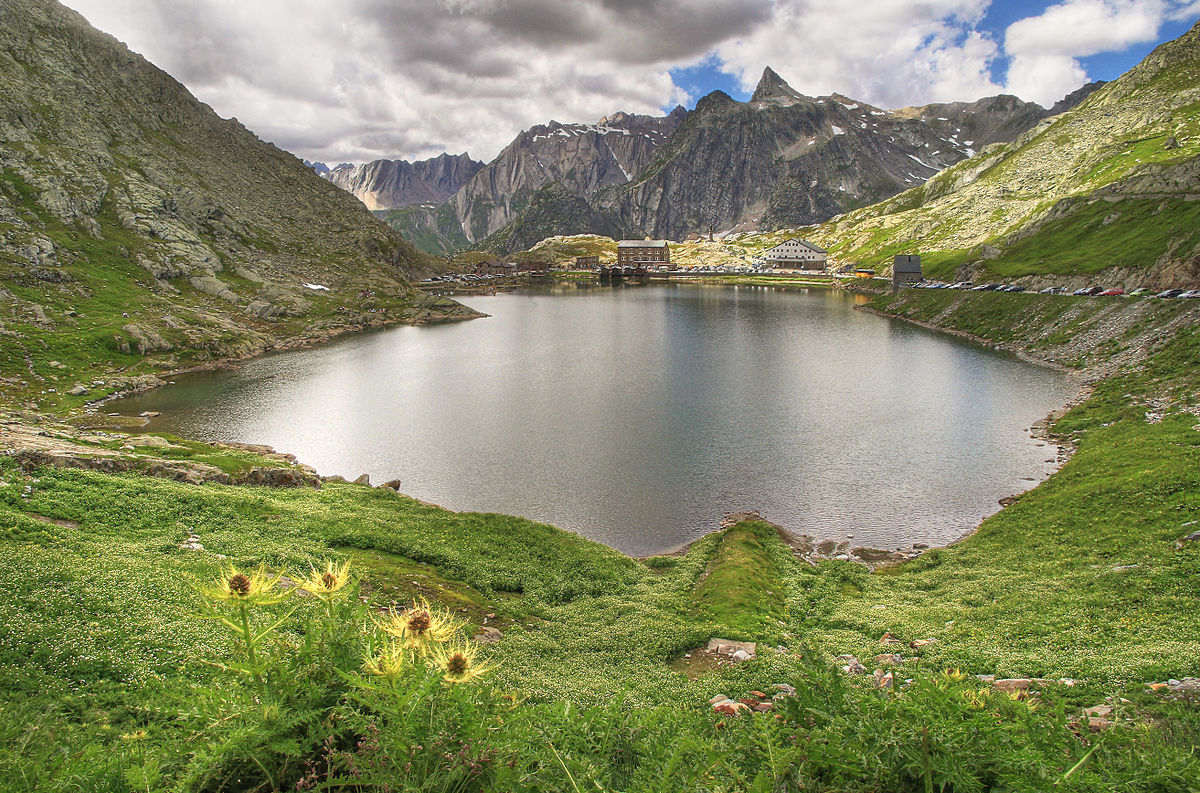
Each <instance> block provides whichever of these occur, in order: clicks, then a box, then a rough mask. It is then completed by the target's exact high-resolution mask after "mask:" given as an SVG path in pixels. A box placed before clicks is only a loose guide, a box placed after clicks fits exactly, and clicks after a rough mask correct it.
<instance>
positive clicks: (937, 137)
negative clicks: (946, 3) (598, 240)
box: [387, 68, 1082, 252]
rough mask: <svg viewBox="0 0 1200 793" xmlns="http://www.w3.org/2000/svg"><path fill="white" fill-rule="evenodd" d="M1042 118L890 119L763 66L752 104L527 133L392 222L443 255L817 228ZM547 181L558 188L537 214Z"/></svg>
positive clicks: (940, 113) (1027, 109)
mask: <svg viewBox="0 0 1200 793" xmlns="http://www.w3.org/2000/svg"><path fill="white" fill-rule="evenodd" d="M1079 98H1082V95H1081V96H1080V97H1079ZM1064 101H1066V100H1064ZM1047 114H1048V111H1047V110H1046V109H1045V108H1042V107H1041V106H1039V105H1036V104H1033V103H1030V102H1022V101H1021V100H1019V99H1017V98H1016V97H1012V96H999V97H989V98H987V99H981V100H979V101H977V102H972V103H953V104H940V105H927V106H925V107H920V108H906V109H904V110H899V111H894V112H890V111H885V110H881V109H879V108H876V107H872V106H870V105H868V104H866V103H864V102H859V101H856V100H853V99H850V98H848V97H845V96H842V95H840V94H834V95H832V96H827V97H818V98H812V97H807V96H804V95H803V94H801V93H800V92H798V91H796V90H795V89H793V88H792V87H791V86H790V85H788V83H787V81H785V80H784V79H783V78H782V77H780V76H779V75H778V74H777V73H776V72H775V71H773V70H772V69H770V68H767V69H765V70H764V71H763V74H762V78H761V79H760V80H759V83H758V86H757V87H756V89H755V91H754V93H753V95H752V96H751V98H750V101H748V102H738V101H735V100H734V99H732V98H731V97H729V96H728V95H727V94H725V93H723V92H720V91H716V92H714V93H711V94H709V95H708V96H706V97H704V98H703V99H701V100H700V102H699V103H697V105H696V109H695V110H693V111H692V112H691V113H687V112H686V111H684V110H683V109H682V108H677V109H676V110H675V111H674V112H672V113H671V114H670V115H669V116H667V117H666V118H665V119H654V118H649V117H646V116H627V115H625V114H617V115H616V116H613V117H611V118H608V119H603V120H602V121H601V122H600V123H599V124H596V125H580V124H575V125H562V124H557V123H555V122H551V124H550V125H547V126H539V127H534V128H532V129H530V130H526V131H525V132H523V133H521V134H520V135H518V136H517V138H516V139H515V140H514V141H513V142H512V143H511V144H510V145H509V146H508V147H507V148H506V149H505V150H504V151H503V152H501V154H500V156H499V157H497V158H496V160H495V161H493V162H492V163H489V164H488V165H487V166H486V167H485V168H484V169H482V170H481V171H480V172H479V173H478V174H476V176H475V177H474V178H473V179H472V180H471V181H470V182H468V183H467V184H466V185H464V187H463V188H462V189H461V190H460V191H459V192H458V194H456V195H455V196H454V197H453V198H452V199H451V200H450V201H449V202H447V205H446V206H444V207H437V208H428V209H424V210H420V211H413V212H407V213H404V214H402V215H401V214H396V213H393V214H390V215H388V216H387V219H388V222H389V223H391V224H393V225H394V226H395V227H396V228H398V229H401V230H402V231H404V232H405V233H406V234H409V235H411V236H412V237H413V238H414V239H416V240H417V241H418V244H420V245H421V246H423V247H424V249H425V250H429V251H437V252H445V251H447V250H450V249H451V247H452V246H454V245H456V244H461V241H462V240H467V241H468V244H476V245H482V246H484V247H487V248H491V249H494V250H498V251H508V250H513V248H512V247H511V246H512V245H513V244H515V241H516V240H529V239H531V238H532V237H533V235H535V234H536V233H538V231H540V230H550V232H551V233H552V234H565V233H584V232H594V233H601V234H609V233H613V234H615V235H616V236H622V235H633V236H639V237H640V236H643V235H651V236H656V237H669V238H674V239H679V238H682V237H684V236H686V235H687V234H689V233H691V232H697V231H698V232H707V231H708V230H710V229H715V230H729V229H730V228H753V229H771V228H780V227H785V226H795V225H799V224H805V223H815V222H819V221H822V220H826V219H828V218H830V217H833V216H834V215H836V214H839V213H841V212H845V211H847V210H850V209H854V208H858V207H862V206H866V205H869V204H872V203H875V202H877V201H880V200H883V199H886V198H888V197H890V196H893V195H896V194H897V193H900V192H902V191H903V190H906V189H908V188H910V187H913V186H915V185H918V184H922V183H923V182H924V181H925V180H926V179H928V178H929V177H931V176H933V175H934V174H937V173H938V172H940V171H941V170H942V169H944V168H946V167H948V166H950V165H952V164H954V163H957V162H960V161H961V160H963V159H966V158H967V157H969V156H971V155H972V154H974V153H975V152H976V151H977V150H978V149H979V148H982V147H983V146H985V145H987V144H990V143H993V142H996V141H1008V140H1012V138H1013V137H1015V136H1016V135H1018V134H1020V133H1021V132H1023V131H1025V130H1026V129H1028V128H1029V127H1030V126H1032V125H1033V124H1035V123H1037V122H1038V121H1039V120H1041V119H1042V118H1044V117H1046V115H1047ZM550 184H559V185H560V186H561V187H562V188H563V189H562V190H558V189H555V190H551V191H549V192H548V193H546V194H544V195H543V196H542V200H540V201H539V202H538V204H537V206H536V207H534V206H533V205H532V199H533V196H534V195H535V194H536V193H537V192H538V191H540V190H543V189H544V188H546V187H547V186H548V185H550ZM567 196H573V197H574V198H575V199H584V200H585V201H586V202H587V203H588V204H589V206H590V208H589V209H588V210H587V211H584V210H583V208H582V207H581V206H580V205H579V203H578V201H576V200H570V201H568V200H567ZM527 208H529V209H532V210H533V213H532V214H531V215H530V216H529V217H523V214H524V212H525V210H526V209H527ZM556 213H557V220H558V227H557V228H556V227H555V215H556ZM450 214H453V215H454V216H455V217H456V218H458V220H459V226H460V229H461V234H460V233H458V232H456V231H455V230H453V229H451V228H450V227H449V224H448V222H447V221H448V218H449V215H450ZM588 218H590V219H591V220H590V221H588V222H590V223H591V224H592V225H591V226H590V227H586V226H583V225H581V224H582V223H584V221H585V219H588ZM510 225H511V226H513V227H514V228H511V229H510V228H509V226H510Z"/></svg>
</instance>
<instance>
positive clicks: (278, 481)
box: [237, 466, 321, 489]
mask: <svg viewBox="0 0 1200 793" xmlns="http://www.w3.org/2000/svg"><path fill="white" fill-rule="evenodd" d="M237 484H239V485H259V486H263V487H314V488H318V489H320V487H321V477H319V476H315V475H313V474H310V473H307V472H305V471H301V470H299V469H296V468H264V467H261V466H255V467H254V468H251V469H250V470H249V471H247V472H246V473H244V474H242V475H240V476H239V477H238V478H237Z"/></svg>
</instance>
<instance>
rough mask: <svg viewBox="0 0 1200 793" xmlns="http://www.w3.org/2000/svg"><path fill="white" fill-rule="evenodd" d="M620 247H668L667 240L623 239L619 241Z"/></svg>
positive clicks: (618, 245)
mask: <svg viewBox="0 0 1200 793" xmlns="http://www.w3.org/2000/svg"><path fill="white" fill-rule="evenodd" d="M617 247H618V248H665V247H667V241H666V240H621V241H620V242H618V243H617Z"/></svg>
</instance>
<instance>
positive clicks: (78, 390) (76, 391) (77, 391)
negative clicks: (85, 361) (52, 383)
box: [67, 383, 88, 396]
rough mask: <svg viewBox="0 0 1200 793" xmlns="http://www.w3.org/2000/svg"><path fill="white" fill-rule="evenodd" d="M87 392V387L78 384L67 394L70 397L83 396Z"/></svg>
mask: <svg viewBox="0 0 1200 793" xmlns="http://www.w3.org/2000/svg"><path fill="white" fill-rule="evenodd" d="M87 392H88V387H87V386H85V385H84V384H83V383H80V384H78V385H76V386H75V387H74V388H72V389H71V390H70V391H68V392H67V393H68V394H70V395H71V396H83V395H84V394H86V393H87Z"/></svg>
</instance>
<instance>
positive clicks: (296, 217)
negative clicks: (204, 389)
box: [0, 0, 432, 390]
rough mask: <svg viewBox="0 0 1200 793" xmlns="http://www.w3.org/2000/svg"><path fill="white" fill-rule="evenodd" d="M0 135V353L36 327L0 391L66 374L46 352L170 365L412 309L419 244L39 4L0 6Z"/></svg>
mask: <svg viewBox="0 0 1200 793" xmlns="http://www.w3.org/2000/svg"><path fill="white" fill-rule="evenodd" d="M0 137H2V138H3V140H4V146H3V147H2V148H0V229H2V232H0V233H2V234H3V245H2V246H0V299H2V300H3V302H4V303H5V304H7V305H6V307H5V309H4V316H5V319H4V320H3V321H4V325H5V331H4V332H5V333H6V334H8V335H7V336H6V339H7V341H6V342H5V344H6V345H7V346H6V348H5V351H6V353H7V354H10V355H11V354H12V353H13V350H14V349H16V348H20V347H21V346H22V345H26V346H27V345H28V344H29V342H24V341H21V339H22V338H34V337H36V338H40V339H41V340H42V341H41V342H39V343H38V344H37V345H35V346H34V347H30V348H29V349H35V350H36V354H35V353H33V352H29V353H22V354H23V355H28V356H31V357H29V360H30V366H29V377H24V375H21V376H19V377H15V378H9V379H7V380H5V382H4V383H3V384H0V388H8V387H9V386H13V387H17V388H21V387H37V388H40V389H42V390H44V389H45V388H46V385H47V384H48V383H49V382H51V381H50V379H49V378H62V377H64V376H66V375H64V374H63V373H62V370H59V371H50V370H45V369H39V366H40V364H36V365H35V363H36V361H41V360H43V359H48V358H53V359H56V360H57V361H58V363H60V364H62V365H63V366H65V367H66V368H67V373H68V374H69V373H70V369H71V368H72V367H76V366H78V368H79V370H80V371H81V372H82V370H84V369H87V368H88V367H91V366H94V365H97V362H108V363H107V364H103V363H101V364H100V365H102V366H103V365H107V366H111V367H114V368H115V369H122V368H131V367H142V366H143V360H142V358H141V356H142V354H151V353H153V354H156V355H157V356H158V357H157V359H156V360H159V361H160V362H161V363H162V364H163V365H166V366H175V365H180V364H186V363H187V362H189V361H201V360H205V359H209V358H212V357H223V356H230V355H244V354H249V353H251V352H254V351H257V350H261V349H263V348H265V347H269V346H272V345H275V344H279V343H283V342H285V341H287V340H288V339H294V338H295V337H297V336H298V335H308V336H311V337H316V336H320V335H322V334H326V333H329V332H334V331H335V330H336V329H338V328H343V327H350V326H354V325H356V324H361V323H362V322H374V321H378V320H379V319H380V318H382V317H385V316H386V317H390V318H392V319H394V320H399V319H402V318H404V317H412V316H414V315H416V314H420V313H422V312H424V310H425V308H426V307H427V306H426V305H425V303H424V301H425V300H426V298H424V297H423V296H420V295H417V294H416V293H414V291H413V290H412V289H411V287H410V286H409V285H408V283H407V280H406V275H412V274H420V273H423V272H427V271H428V270H429V268H430V267H431V266H432V262H431V261H430V260H429V259H428V257H427V256H426V255H425V254H422V253H420V252H419V251H417V250H416V249H415V248H413V247H412V246H411V245H410V244H409V243H408V242H406V241H405V240H404V239H403V238H402V237H401V236H400V235H399V234H397V233H396V232H395V231H393V230H392V229H391V228H389V227H388V226H387V225H386V224H384V223H382V222H380V221H379V220H377V219H376V218H374V217H373V216H372V215H371V214H370V213H369V212H367V211H366V210H365V209H364V208H363V206H362V204H361V203H360V202H359V201H358V200H357V199H355V198H354V197H353V196H351V195H350V194H349V193H346V192H344V191H342V190H339V189H337V188H335V187H334V186H333V185H330V184H329V183H328V182H326V181H325V180H323V179H321V178H320V177H319V176H317V175H316V173H314V172H313V171H312V170H311V169H310V168H308V167H306V166H305V165H304V163H302V162H301V161H300V160H298V159H297V158H295V157H293V156H292V155H290V154H288V153H286V152H284V151H281V150H280V149H278V148H276V147H275V146H272V145H270V144H268V143H264V142H263V141H261V140H259V139H258V138H257V137H255V135H254V134H253V133H251V132H250V131H248V130H247V129H246V128H245V127H243V126H242V125H241V124H239V123H238V122H237V120H236V119H229V120H226V119H222V118H220V117H219V116H217V114H216V113H214V112H213V111H212V109H211V108H209V107H208V106H207V105H205V104H203V103H201V102H200V101H198V100H197V99H196V98H195V97H193V96H192V95H191V94H189V93H188V92H187V90H186V89H185V88H184V87H183V86H182V85H180V84H179V83H178V82H176V81H175V80H174V79H172V78H171V77H170V76H169V75H167V74H166V73H165V72H162V71H161V70H159V69H157V68H156V67H154V66H153V65H152V64H150V63H149V62H147V61H146V60H145V59H143V58H142V57H141V56H138V55H136V54H134V53H131V52H130V51H129V50H128V49H127V48H126V47H125V46H124V45H122V44H121V43H120V42H118V41H117V40H116V39H114V38H112V37H111V36H108V35H106V34H104V33H101V32H99V31H97V30H95V29H94V28H92V27H91V26H90V25H88V23H87V22H86V20H84V18H83V17H82V16H80V15H79V14H77V13H75V12H74V11H71V10H69V9H67V8H64V7H63V6H61V5H59V4H58V3H56V2H53V1H52V0H0ZM368 294H369V299H363V298H362V295H368ZM35 359H36V361H35ZM39 383H41V385H40V386H39V385H38V384H39ZM52 390H53V389H52Z"/></svg>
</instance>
